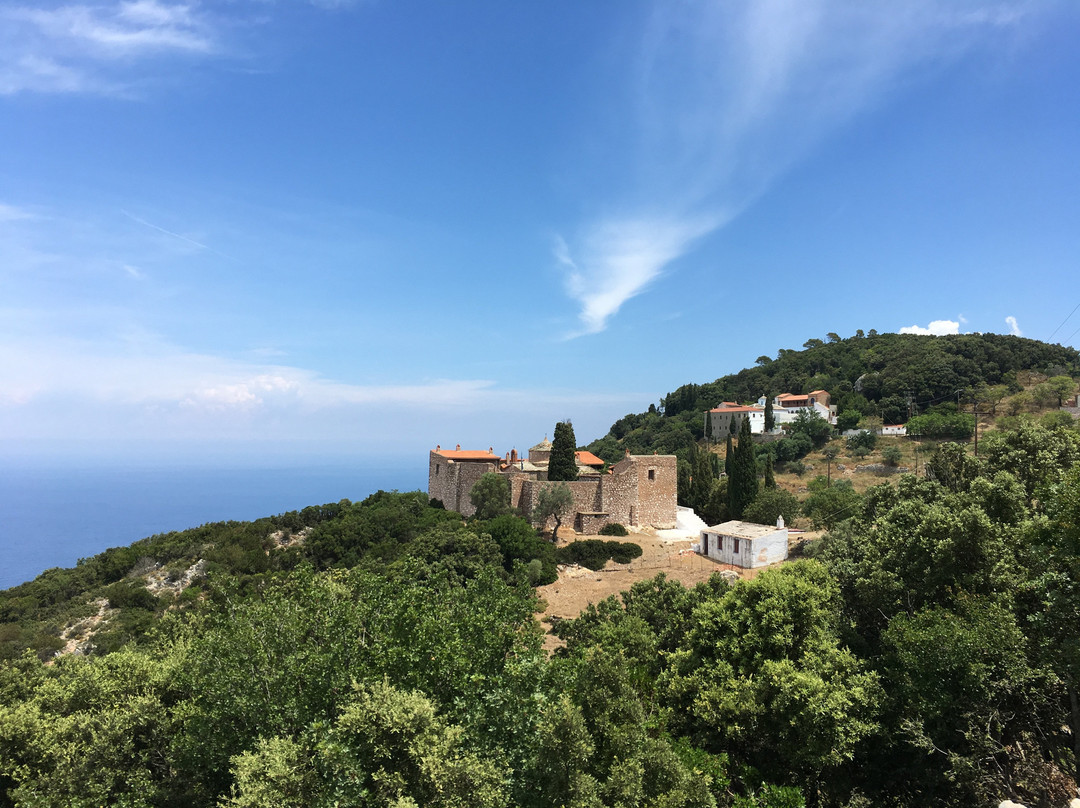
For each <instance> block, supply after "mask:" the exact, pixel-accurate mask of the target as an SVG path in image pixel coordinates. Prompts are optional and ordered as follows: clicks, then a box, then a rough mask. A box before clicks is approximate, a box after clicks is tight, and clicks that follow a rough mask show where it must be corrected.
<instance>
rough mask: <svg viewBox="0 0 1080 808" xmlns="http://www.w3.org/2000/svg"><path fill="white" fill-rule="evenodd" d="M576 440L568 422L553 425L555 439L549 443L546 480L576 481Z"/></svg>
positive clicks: (571, 425)
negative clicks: (549, 451) (549, 457)
mask: <svg viewBox="0 0 1080 808" xmlns="http://www.w3.org/2000/svg"><path fill="white" fill-rule="evenodd" d="M576 450H577V440H576V438H574V425H573V424H571V423H570V422H569V421H559V423H557V424H555V437H554V438H553V439H552V441H551V459H550V461H549V462H548V479H549V480H551V481H552V482H558V481H561V480H576V479H577V477H578V470H577V459H576V458H575V457H574V452H575V451H576Z"/></svg>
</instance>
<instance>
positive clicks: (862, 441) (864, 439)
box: [847, 429, 877, 451]
mask: <svg viewBox="0 0 1080 808" xmlns="http://www.w3.org/2000/svg"><path fill="white" fill-rule="evenodd" d="M875 446H877V435H876V434H875V433H873V432H871V431H870V430H869V429H861V430H859V431H858V432H856V433H855V434H854V435H852V436H851V437H850V438H848V439H847V447H848V451H854V450H855V449H866V450H867V451H869V450H871V449H873V448H874V447H875Z"/></svg>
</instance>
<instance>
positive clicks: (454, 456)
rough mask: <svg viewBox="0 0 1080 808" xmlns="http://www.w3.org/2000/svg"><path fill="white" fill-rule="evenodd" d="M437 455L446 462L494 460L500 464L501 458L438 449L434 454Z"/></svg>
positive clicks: (474, 452) (481, 452)
mask: <svg viewBox="0 0 1080 808" xmlns="http://www.w3.org/2000/svg"><path fill="white" fill-rule="evenodd" d="M435 454H437V455H441V456H442V457H445V458H446V459H447V460H494V461H498V462H502V458H501V457H499V456H498V455H494V454H492V453H491V452H487V451H484V450H483V449H481V450H479V451H470V450H468V449H465V450H462V449H440V450H439V451H437V452H435Z"/></svg>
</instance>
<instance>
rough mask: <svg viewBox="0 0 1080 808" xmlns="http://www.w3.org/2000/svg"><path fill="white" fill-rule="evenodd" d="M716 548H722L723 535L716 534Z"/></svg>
mask: <svg viewBox="0 0 1080 808" xmlns="http://www.w3.org/2000/svg"><path fill="white" fill-rule="evenodd" d="M716 549H717V550H718V551H720V550H723V549H724V537H723V536H717V537H716Z"/></svg>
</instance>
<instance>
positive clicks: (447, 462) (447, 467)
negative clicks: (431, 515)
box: [428, 452, 496, 517]
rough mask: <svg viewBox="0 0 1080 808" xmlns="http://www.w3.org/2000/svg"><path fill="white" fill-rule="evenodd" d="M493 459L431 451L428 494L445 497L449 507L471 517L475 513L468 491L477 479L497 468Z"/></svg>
mask: <svg viewBox="0 0 1080 808" xmlns="http://www.w3.org/2000/svg"><path fill="white" fill-rule="evenodd" d="M495 470H496V468H495V463H494V462H492V461H475V460H469V461H464V462H462V461H457V460H451V459H449V458H446V457H443V456H442V455H440V454H438V453H436V452H431V453H430V454H429V456H428V497H429V498H430V499H438V500H442V503H443V505H445V506H446V508H447V510H451V511H457V512H458V513H460V514H461V515H462V516H465V517H469V516H472V515H473V514H474V513H476V508H474V507H473V504H472V501H471V500H470V499H469V492H471V491H472V487H473V486H474V485H476V481H477V480H479V479H480V478H481V477H482V476H483V475H485V474H487V473H488V472H492V471H495Z"/></svg>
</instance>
